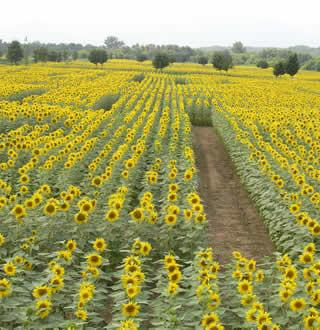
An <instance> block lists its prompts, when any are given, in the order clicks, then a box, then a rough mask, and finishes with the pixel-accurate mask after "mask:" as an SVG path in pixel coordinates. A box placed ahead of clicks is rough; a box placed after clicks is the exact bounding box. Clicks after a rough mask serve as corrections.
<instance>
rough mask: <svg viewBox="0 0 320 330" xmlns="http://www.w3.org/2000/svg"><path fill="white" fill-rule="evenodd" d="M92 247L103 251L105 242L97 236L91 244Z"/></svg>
mask: <svg viewBox="0 0 320 330" xmlns="http://www.w3.org/2000/svg"><path fill="white" fill-rule="evenodd" d="M92 246H93V248H94V249H95V250H96V251H98V252H103V251H105V249H106V248H107V243H106V241H105V240H104V239H103V238H97V239H96V240H95V241H94V242H93V244H92Z"/></svg>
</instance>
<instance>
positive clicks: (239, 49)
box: [232, 41, 246, 54]
mask: <svg viewBox="0 0 320 330" xmlns="http://www.w3.org/2000/svg"><path fill="white" fill-rule="evenodd" d="M232 51H233V52H234V53H237V54H241V53H245V52H246V49H245V47H244V46H243V43H242V42H241V41H236V42H235V43H234V44H233V45H232Z"/></svg>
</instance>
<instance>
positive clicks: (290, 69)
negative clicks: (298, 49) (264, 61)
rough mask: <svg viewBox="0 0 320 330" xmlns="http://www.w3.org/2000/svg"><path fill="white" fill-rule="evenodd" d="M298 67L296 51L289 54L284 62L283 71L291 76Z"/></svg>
mask: <svg viewBox="0 0 320 330" xmlns="http://www.w3.org/2000/svg"><path fill="white" fill-rule="evenodd" d="M299 69H300V64H299V61H298V56H297V54H296V53H294V54H292V55H290V56H289V58H288V60H287V62H286V63H285V72H286V73H288V74H289V75H290V76H291V77H293V76H294V75H295V74H296V73H297V72H298V71H299Z"/></svg>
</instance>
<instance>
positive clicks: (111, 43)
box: [104, 36, 125, 49]
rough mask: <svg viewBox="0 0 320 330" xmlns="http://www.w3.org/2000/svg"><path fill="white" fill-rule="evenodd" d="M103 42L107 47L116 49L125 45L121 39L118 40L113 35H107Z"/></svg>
mask: <svg viewBox="0 0 320 330" xmlns="http://www.w3.org/2000/svg"><path fill="white" fill-rule="evenodd" d="M104 44H105V45H106V47H107V48H108V49H118V48H122V47H124V46H125V43H124V42H123V41H122V40H119V39H118V38H117V37H115V36H109V37H107V38H106V40H105V41H104Z"/></svg>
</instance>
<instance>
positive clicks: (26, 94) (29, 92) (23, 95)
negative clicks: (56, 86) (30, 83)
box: [7, 88, 47, 102]
mask: <svg viewBox="0 0 320 330" xmlns="http://www.w3.org/2000/svg"><path fill="white" fill-rule="evenodd" d="M46 91H47V90H46V89H43V88H38V89H29V90H26V91H22V92H19V93H15V94H12V95H10V96H8V97H7V100H8V101H11V102H14V101H17V102H22V101H23V99H25V98H26V97H29V96H33V95H42V94H44V93H45V92H46Z"/></svg>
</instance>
